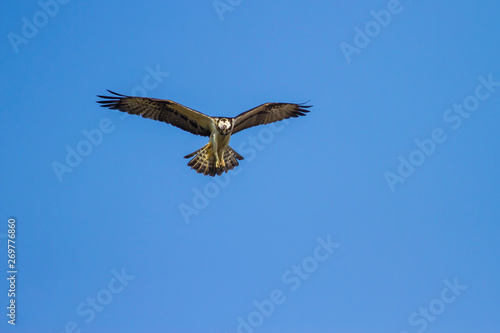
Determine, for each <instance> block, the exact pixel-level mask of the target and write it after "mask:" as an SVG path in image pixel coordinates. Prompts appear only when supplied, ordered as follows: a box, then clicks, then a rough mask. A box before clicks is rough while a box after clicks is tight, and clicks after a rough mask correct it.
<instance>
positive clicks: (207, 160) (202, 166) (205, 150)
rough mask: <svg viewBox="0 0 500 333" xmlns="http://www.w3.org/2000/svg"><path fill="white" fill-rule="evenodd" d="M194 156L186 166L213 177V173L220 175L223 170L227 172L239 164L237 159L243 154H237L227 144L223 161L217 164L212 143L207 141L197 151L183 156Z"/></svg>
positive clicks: (240, 158)
mask: <svg viewBox="0 0 500 333" xmlns="http://www.w3.org/2000/svg"><path fill="white" fill-rule="evenodd" d="M193 156H194V158H193V159H192V160H191V161H189V163H188V166H190V167H191V169H195V170H196V172H198V173H202V174H204V175H205V176H206V175H210V176H212V177H214V176H215V175H219V176H220V175H221V174H222V173H223V172H228V171H229V170H232V169H234V168H235V167H236V166H238V165H239V163H238V160H242V159H243V156H241V155H240V154H238V153H237V152H235V151H234V150H233V148H231V147H229V146H227V147H226V149H224V152H223V160H224V163H221V164H220V165H219V166H217V165H216V164H217V163H216V157H215V153H214V151H213V149H212V144H211V143H207V144H206V145H205V146H203V147H201V148H200V149H198V150H197V151H195V152H193V153H191V154H189V155H186V156H184V158H190V157H193Z"/></svg>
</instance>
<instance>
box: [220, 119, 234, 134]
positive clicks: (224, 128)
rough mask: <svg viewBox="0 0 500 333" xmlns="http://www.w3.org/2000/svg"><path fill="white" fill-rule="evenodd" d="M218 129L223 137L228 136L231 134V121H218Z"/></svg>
mask: <svg viewBox="0 0 500 333" xmlns="http://www.w3.org/2000/svg"><path fill="white" fill-rule="evenodd" d="M217 129H218V130H219V133H220V134H222V135H227V134H229V132H231V121H229V119H227V118H220V119H219V120H217Z"/></svg>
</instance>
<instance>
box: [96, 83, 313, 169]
mask: <svg viewBox="0 0 500 333" xmlns="http://www.w3.org/2000/svg"><path fill="white" fill-rule="evenodd" d="M108 92H110V93H111V94H113V95H114V96H101V95H97V97H99V98H102V99H103V100H100V101H97V102H98V103H100V104H101V106H102V107H108V108H110V109H116V110H120V111H123V112H127V113H130V114H135V115H141V116H142V117H144V118H149V119H154V120H158V121H163V122H165V123H167V124H172V125H174V126H176V127H178V128H180V129H183V130H185V131H188V132H190V133H193V134H196V135H202V136H208V137H210V140H209V141H208V143H207V144H206V145H205V146H203V147H202V148H200V149H198V150H197V151H195V152H193V153H191V154H189V155H186V156H184V158H191V157H193V156H194V157H193V159H191V160H190V161H189V163H188V166H190V167H191V169H195V170H196V172H198V173H202V174H204V175H210V176H212V177H213V176H215V175H221V174H222V172H228V170H232V169H234V167H236V166H238V165H239V163H238V160H242V159H243V156H241V155H240V154H238V153H237V152H235V151H234V150H233V149H232V148H231V147H229V145H228V144H229V139H230V138H231V135H232V134H235V133H238V132H240V131H242V130H244V129H247V128H249V127H253V126H257V125H262V124H269V123H272V122H275V121H280V120H283V119H288V118H290V117H298V116H305V115H306V114H305V113H306V112H309V111H308V110H307V108H310V107H311V105H304V104H291V103H266V104H262V105H259V106H257V107H256V108H253V109H251V110H249V111H246V112H243V113H242V114H240V115H239V116H236V117H234V118H228V117H210V116H207V115H205V114H203V113H201V112H198V111H195V110H193V109H190V108H188V107H186V106H184V105H181V104H179V103H176V102H174V101H170V100H165V99H157V98H145V97H132V96H126V95H122V94H118V93H115V92H112V91H111V90H108Z"/></svg>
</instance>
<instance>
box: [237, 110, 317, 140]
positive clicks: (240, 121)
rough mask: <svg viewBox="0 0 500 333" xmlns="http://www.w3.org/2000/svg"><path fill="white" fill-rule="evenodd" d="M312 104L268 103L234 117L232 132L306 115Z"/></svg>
mask: <svg viewBox="0 0 500 333" xmlns="http://www.w3.org/2000/svg"><path fill="white" fill-rule="evenodd" d="M310 107H311V105H304V104H290V103H266V104H262V105H259V106H257V107H256V108H253V109H251V110H248V111H246V112H243V113H242V114H240V115H238V116H236V117H235V118H234V126H233V131H232V134H234V133H238V132H239V131H242V130H244V129H246V128H249V127H253V126H257V125H263V124H269V123H273V122H275V121H280V120H283V119H288V118H290V117H299V116H305V115H306V113H307V112H309V110H307V109H308V108H310Z"/></svg>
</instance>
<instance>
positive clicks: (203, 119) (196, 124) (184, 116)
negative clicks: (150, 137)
mask: <svg viewBox="0 0 500 333" xmlns="http://www.w3.org/2000/svg"><path fill="white" fill-rule="evenodd" d="M108 92H110V93H111V94H113V95H114V96H100V95H97V97H99V98H103V100H101V101H97V102H98V103H100V104H101V106H102V107H108V108H110V109H115V110H120V111H123V112H127V113H130V114H136V115H141V116H143V117H144V118H149V119H154V120H158V121H163V122H166V123H167V124H172V125H174V126H176V127H179V128H180V129H183V130H185V131H188V132H191V133H193V134H196V135H202V136H210V125H211V123H212V118H210V117H209V116H207V115H205V114H203V113H201V112H198V111H196V110H193V109H190V108H188V107H186V106H184V105H181V104H179V103H176V102H173V101H169V100H165V99H157V98H146V97H131V96H126V95H122V94H117V93H115V92H112V91H111V90H108Z"/></svg>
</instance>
